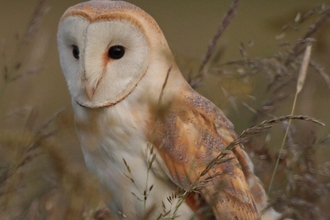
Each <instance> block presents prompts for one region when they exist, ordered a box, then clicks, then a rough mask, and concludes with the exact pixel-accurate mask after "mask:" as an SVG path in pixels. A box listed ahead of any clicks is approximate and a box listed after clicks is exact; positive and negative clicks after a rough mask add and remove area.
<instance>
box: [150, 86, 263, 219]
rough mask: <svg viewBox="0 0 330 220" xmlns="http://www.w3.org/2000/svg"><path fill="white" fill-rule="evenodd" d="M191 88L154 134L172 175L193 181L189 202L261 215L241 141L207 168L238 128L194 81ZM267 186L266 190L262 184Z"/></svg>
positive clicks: (227, 213)
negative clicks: (202, 92)
mask: <svg viewBox="0 0 330 220" xmlns="http://www.w3.org/2000/svg"><path fill="white" fill-rule="evenodd" d="M187 90H188V91H186V92H184V94H185V95H184V98H182V97H183V96H181V98H180V97H179V98H178V99H176V100H174V101H173V102H172V103H171V105H170V106H167V107H165V110H162V111H160V113H159V114H158V117H157V120H156V123H155V127H154V131H155V132H154V133H153V137H152V138H151V139H152V143H153V144H154V146H155V147H156V148H157V150H158V152H159V154H160V156H161V157H162V159H163V160H164V162H165V164H166V166H167V168H168V172H169V175H170V178H171V179H172V181H173V182H174V183H175V184H176V185H177V186H179V187H181V188H183V189H186V190H189V189H191V187H192V186H193V189H192V190H193V191H192V192H191V193H190V195H188V197H187V198H186V202H187V204H188V205H189V206H190V207H191V208H192V209H193V210H194V211H197V209H200V208H204V207H201V206H205V205H206V206H207V207H210V208H211V209H212V212H213V215H214V216H215V217H216V219H260V217H259V214H258V210H257V209H258V208H257V204H256V203H255V200H254V198H253V195H252V193H251V190H250V186H249V185H248V183H247V182H248V180H247V178H249V179H252V180H253V179H254V174H253V173H252V172H251V170H250V164H249V163H250V162H249V159H248V158H247V157H246V155H245V153H244V151H243V150H242V149H241V147H240V146H237V147H236V148H235V149H234V150H233V151H231V152H229V153H228V154H227V155H226V156H225V157H224V158H223V159H222V161H220V163H217V164H215V165H214V166H212V168H211V169H209V170H207V172H205V170H206V169H207V166H208V164H209V163H210V162H211V161H212V160H214V158H216V157H217V156H218V155H219V154H221V152H222V151H223V150H224V149H225V148H226V146H227V145H228V144H229V143H231V142H232V141H233V140H234V139H235V138H236V134H235V133H234V132H233V129H232V125H231V123H230V121H229V120H228V119H227V118H226V117H225V116H224V114H223V113H222V112H221V111H220V110H219V109H218V108H217V107H216V106H215V105H214V104H213V103H211V102H210V101H209V100H207V99H205V98H204V97H202V96H200V95H199V94H198V93H196V92H195V91H193V90H192V89H190V88H188V86H187ZM202 173H205V174H204V175H202V176H201V174H202ZM255 184H256V186H253V188H255V190H256V191H258V190H259V188H260V187H261V185H260V184H259V182H254V185H255ZM258 184H259V185H258ZM261 191H262V192H261V193H264V191H263V188H262V187H261ZM193 195H197V196H193ZM198 197H199V198H198ZM203 219H205V217H203Z"/></svg>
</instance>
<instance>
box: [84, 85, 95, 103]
mask: <svg viewBox="0 0 330 220" xmlns="http://www.w3.org/2000/svg"><path fill="white" fill-rule="evenodd" d="M95 90H96V88H90V87H88V86H86V88H85V92H86V95H87V98H88V100H89V101H92V98H93V96H94V94H95Z"/></svg>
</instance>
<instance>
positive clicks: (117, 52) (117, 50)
mask: <svg viewBox="0 0 330 220" xmlns="http://www.w3.org/2000/svg"><path fill="white" fill-rule="evenodd" d="M124 54H125V48H124V47H123V46H121V45H115V46H112V47H110V49H109V51H108V57H109V58H112V59H115V60H119V59H120V58H122V57H123V56H124Z"/></svg>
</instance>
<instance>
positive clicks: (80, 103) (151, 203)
mask: <svg viewBox="0 0 330 220" xmlns="http://www.w3.org/2000/svg"><path fill="white" fill-rule="evenodd" d="M108 28H109V29H111V31H109V29H108ZM107 31H108V32H107ZM79 33H80V34H79ZM58 44H59V52H60V61H61V66H62V69H63V73H64V75H65V77H66V80H67V84H68V87H69V91H70V93H71V96H72V105H73V108H74V111H75V121H76V130H77V134H78V137H79V140H80V143H81V147H82V150H83V153H84V156H85V161H86V165H87V167H88V168H89V170H90V171H91V172H93V173H95V174H96V175H97V176H98V178H99V180H100V186H101V189H102V191H103V192H106V195H107V196H106V198H105V201H106V203H107V205H108V206H109V208H110V209H111V211H112V212H113V214H114V215H116V216H117V217H118V218H119V219H121V218H123V215H125V216H126V217H127V218H128V219H140V218H143V216H144V214H145V213H147V212H148V210H150V209H152V210H153V212H152V216H153V217H152V218H150V219H154V218H156V217H157V216H159V215H160V214H161V213H163V214H164V212H166V210H170V209H171V208H172V211H173V209H174V206H175V203H174V204H171V203H170V202H169V201H168V200H167V197H168V196H170V195H172V194H173V192H174V191H175V190H176V189H177V187H180V188H182V189H189V187H190V186H191V184H192V183H194V182H195V181H196V180H197V179H198V178H199V176H200V174H201V173H202V172H203V171H204V169H205V168H206V167H207V165H208V164H209V163H210V162H211V161H212V160H213V159H214V158H216V157H217V155H219V154H220V153H221V152H222V151H223V150H224V149H225V147H226V146H227V145H228V144H229V143H230V142H232V141H233V140H234V139H235V138H236V134H235V133H234V131H233V126H232V124H231V122H230V121H229V120H228V119H227V118H226V117H225V116H224V114H223V113H222V112H221V110H219V109H218V108H217V107H216V106H215V105H214V104H213V103H211V102H210V101H209V100H207V99H206V98H204V97H202V96H201V95H199V94H198V93H197V92H195V91H194V90H193V89H192V88H191V87H190V86H189V85H188V83H187V82H186V81H185V80H184V78H183V77H182V75H181V73H180V70H179V69H178V67H177V66H176V64H175V62H174V59H173V56H172V53H171V51H170V49H169V47H168V45H167V42H166V39H165V37H164V36H163V34H162V32H161V30H160V28H159V27H158V25H157V23H156V22H155V21H154V20H153V18H152V17H151V16H149V15H148V14H147V13H145V12H144V11H143V10H141V9H139V8H138V7H136V6H134V5H131V4H129V3H126V2H122V1H98V0H95V1H89V2H85V3H81V4H78V5H76V6H73V7H70V8H69V9H68V10H67V11H66V12H65V13H64V15H63V16H62V18H61V21H60V24H59V31H58ZM113 45H122V46H123V47H124V48H125V55H124V57H123V58H120V59H112V58H111V57H109V52H108V51H109V48H111V46H113ZM141 45H142V46H141ZM74 47H76V48H79V51H78V55H79V57H78V58H77V57H75V58H72V54H73V53H74V52H73V51H72V50H73V49H72V48H74ZM76 52H77V51H76ZM163 85H165V87H164V88H163ZM160 97H161V98H160ZM151 149H153V150H152V153H151V152H150V151H151ZM150 154H151V155H156V159H155V161H154V163H153V164H152V166H151V170H150V171H148V166H149V163H148V162H147V161H150ZM225 158H227V159H229V158H231V159H230V160H228V161H226V162H223V163H220V164H216V165H214V166H213V167H212V168H211V169H210V170H209V171H208V172H207V174H206V175H204V176H203V177H202V178H200V179H199V180H201V181H202V183H203V187H199V188H197V189H196V190H195V191H194V192H191V193H190V195H188V196H187V199H186V202H185V203H183V205H182V206H181V207H180V208H179V210H178V213H177V214H178V215H179V219H190V217H191V216H195V217H196V218H197V217H200V219H206V217H205V213H199V212H198V210H199V209H202V208H204V207H209V208H210V210H209V212H211V213H213V214H212V216H213V217H211V219H212V218H216V219H260V212H261V210H262V209H263V208H265V207H266V205H267V201H266V200H267V197H266V194H265V191H264V190H263V188H262V186H261V184H260V181H259V179H258V178H257V177H256V176H255V175H254V174H253V165H252V163H251V161H250V159H249V158H248V156H247V154H246V153H245V152H244V151H243V149H242V148H241V147H240V146H237V147H236V148H235V149H234V150H233V151H232V152H230V153H229V154H228V155H227V156H226V157H225ZM128 167H129V168H128ZM211 177H212V178H211ZM132 179H133V180H134V183H133V181H132ZM147 180H148V181H147ZM206 180H207V181H206ZM151 185H152V186H153V188H152V190H151V191H150V192H149V193H148V198H147V200H146V202H143V201H139V199H137V198H136V197H139V196H141V195H142V194H143V191H144V190H147V191H148V189H150V186H151ZM141 192H142V194H141ZM132 193H133V194H134V195H135V196H134V195H133V194H132ZM142 198H143V196H142ZM142 200H143V199H142ZM163 206H165V211H164V210H163ZM268 214H269V216H272V217H271V218H268V217H267V219H276V217H277V216H278V214H277V213H276V212H275V211H273V210H272V209H271V210H269V211H268ZM268 214H267V215H268ZM263 219H264V218H263Z"/></svg>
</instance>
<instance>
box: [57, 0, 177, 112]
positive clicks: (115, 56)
mask: <svg viewBox="0 0 330 220" xmlns="http://www.w3.org/2000/svg"><path fill="white" fill-rule="evenodd" d="M57 40H58V49H59V54H60V64H61V67H62V71H63V73H64V75H65V78H66V81H67V84H68V88H69V91H70V93H71V97H72V99H73V101H75V102H77V103H78V104H79V105H81V106H85V107H89V108H99V107H106V106H111V105H114V104H116V103H118V102H120V101H121V100H123V99H124V98H126V97H127V96H128V95H129V94H130V93H131V92H132V91H133V90H134V89H135V87H136V86H137V85H138V83H139V82H140V81H141V79H142V78H143V77H144V76H145V75H146V73H147V72H150V71H152V70H155V69H157V68H159V67H160V66H161V65H164V64H165V65H169V64H168V63H169V62H171V61H169V60H170V58H169V57H171V56H170V54H171V52H170V50H169V48H168V45H167V42H166V40H165V37H164V36H163V33H162V31H161V29H160V28H159V26H158V25H157V23H156V22H155V20H154V19H153V18H152V17H151V16H150V15H148V14H147V13H146V12H144V11H143V10H142V9H140V8H138V7H136V6H134V5H132V4H129V3H126V2H123V1H104V0H96V1H89V2H85V3H81V4H78V5H75V6H73V7H70V8H69V9H67V10H66V12H65V13H64V14H63V16H62V18H61V20H60V23H59V27H58V35H57ZM149 74H150V73H149ZM152 74H163V75H164V74H166V70H164V71H158V72H157V71H156V72H155V71H153V73H152Z"/></svg>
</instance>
